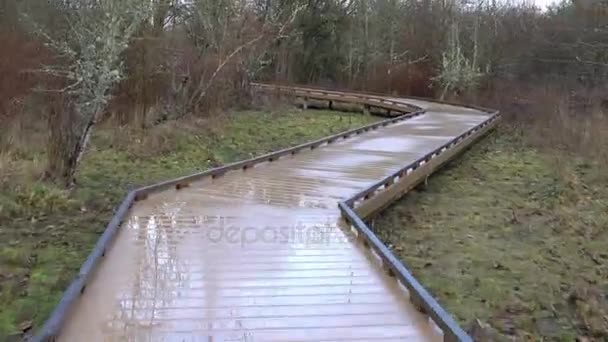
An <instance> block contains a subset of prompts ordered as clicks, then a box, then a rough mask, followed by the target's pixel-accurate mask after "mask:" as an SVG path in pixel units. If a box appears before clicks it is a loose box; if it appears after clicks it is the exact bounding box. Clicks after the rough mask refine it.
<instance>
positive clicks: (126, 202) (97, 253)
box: [31, 110, 424, 342]
mask: <svg viewBox="0 0 608 342" xmlns="http://www.w3.org/2000/svg"><path fill="white" fill-rule="evenodd" d="M421 114H424V111H422V110H419V111H414V112H409V113H406V114H403V115H400V116H397V117H394V118H390V119H386V120H382V121H379V122H376V123H372V124H369V125H366V126H362V127H359V128H355V129H351V130H348V131H345V132H341V133H337V134H334V135H330V136H327V137H324V138H321V139H318V140H315V141H312V142H308V143H304V144H301V145H298V146H294V147H291V148H287V149H283V150H280V151H277V152H272V153H268V154H264V155H262V156H259V157H255V158H252V159H248V160H244V161H240V162H236V163H232V164H229V165H226V166H223V167H218V168H214V169H210V170H207V171H203V172H199V173H195V174H192V175H189V176H185V177H180V178H175V179H172V180H168V181H165V182H161V183H156V184H153V185H149V186H145V187H141V188H138V189H135V190H132V191H130V192H129V193H128V194H127V195H126V196H125V198H124V199H123V201H122V202H121V204H120V206H119V207H118V209H117V210H116V212H115V214H114V216H113V217H112V219H111V220H110V222H109V223H108V225H107V226H106V228H105V230H104V232H103V233H102V235H101V237H100V238H99V240H97V243H96V244H95V247H94V248H93V250H92V252H91V253H90V254H89V256H88V257H87V259H86V260H85V262H84V263H83V265H82V267H81V268H80V271H79V272H78V274H77V276H76V277H75V279H74V280H73V281H72V282H71V283H70V285H69V286H68V288H67V290H66V291H65V292H64V293H63V296H62V297H61V299H60V300H59V303H58V304H57V306H56V307H55V309H54V310H53V312H52V313H51V315H50V317H49V318H48V319H47V320H46V322H45V323H44V325H43V326H42V328H41V329H40V331H39V332H38V334H37V335H36V336H34V337H33V338H32V339H31V341H34V342H47V341H53V340H54V339H55V338H56V337H57V335H58V334H59V331H60V329H61V326H62V325H63V323H64V322H65V319H66V318H67V316H68V314H69V311H70V309H71V308H72V305H73V304H74V303H75V302H76V300H78V298H79V297H80V296H81V295H82V294H83V293H84V292H85V290H86V286H87V284H88V282H89V280H90V279H91V277H92V275H93V272H94V270H95V269H96V267H97V266H98V265H99V263H100V262H101V261H102V260H103V258H104V257H105V253H106V251H107V249H108V248H109V247H110V245H111V243H112V241H113V240H114V237H115V236H116V235H117V233H118V232H119V231H120V228H121V224H122V222H123V221H124V220H125V218H126V216H127V214H128V212H129V210H130V209H131V207H132V206H133V204H134V203H135V202H137V201H140V200H143V199H145V198H146V197H147V196H148V195H149V194H151V193H154V192H158V191H162V190H166V189H168V188H171V187H175V189H176V190H179V189H182V188H185V187H187V186H188V185H189V184H190V183H191V182H193V181H197V180H201V179H204V178H208V177H211V178H217V177H221V176H223V175H224V174H226V173H227V172H229V171H236V170H243V171H244V170H247V169H248V168H251V167H254V166H255V165H257V164H260V163H265V162H274V161H276V160H278V159H279V158H281V157H283V156H286V155H293V154H296V153H298V152H300V151H303V150H306V149H315V148H318V147H320V146H321V145H323V144H331V143H333V142H335V141H337V140H339V139H346V138H348V137H351V136H353V135H358V134H361V133H364V132H367V131H370V130H375V129H378V128H380V127H384V126H388V125H390V124H394V123H397V122H400V121H403V120H407V119H410V118H413V117H416V116H419V115H421Z"/></svg>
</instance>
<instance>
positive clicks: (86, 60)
mask: <svg viewBox="0 0 608 342" xmlns="http://www.w3.org/2000/svg"><path fill="white" fill-rule="evenodd" d="M150 12H151V9H150V2H149V1H146V0H101V1H86V0H80V1H72V2H69V3H67V5H66V6H65V8H64V13H65V19H66V22H67V23H68V25H67V27H68V29H67V30H66V31H64V32H62V33H63V34H62V35H57V34H55V33H52V32H50V30H48V29H47V28H44V27H38V26H36V27H37V28H36V33H37V34H39V35H41V36H42V37H43V38H44V39H45V40H46V42H47V45H48V47H50V48H51V49H52V50H54V51H55V52H56V53H57V55H58V57H59V59H60V60H61V61H62V63H58V64H57V65H52V66H46V67H44V68H42V69H41V70H39V71H40V72H42V73H44V74H46V75H49V76H52V77H55V78H58V79H60V80H61V84H62V87H61V88H53V89H38V90H39V91H42V92H45V93H52V94H57V95H58V96H59V97H61V98H62V99H63V100H62V101H61V106H60V107H58V108H56V111H58V112H57V113H55V115H51V120H57V121H63V124H51V125H50V127H51V129H57V130H60V131H58V132H51V141H50V144H49V145H50V146H49V148H50V150H51V151H53V152H54V153H49V156H48V157H49V169H48V171H49V175H50V176H52V177H53V178H55V179H58V180H61V181H62V182H64V183H65V185H66V186H67V187H73V186H74V185H75V175H76V171H77V169H78V166H79V164H80V161H81V160H82V157H83V155H84V153H85V151H86V149H87V146H88V143H89V140H90V138H91V133H92V132H93V129H94V127H95V125H96V124H97V122H98V120H99V118H100V116H101V115H102V113H103V111H104V109H105V108H106V106H107V104H108V102H109V101H110V99H111V97H112V93H111V91H112V89H113V87H114V86H115V85H116V84H117V83H118V82H119V81H120V80H121V78H122V77H123V63H122V60H121V54H122V53H123V51H125V49H127V47H128V46H129V41H130V39H131V37H132V36H133V34H134V33H135V32H136V30H137V28H138V27H139V25H140V24H141V23H142V22H143V21H145V20H148V19H149V18H150ZM65 121H67V122H65Z"/></svg>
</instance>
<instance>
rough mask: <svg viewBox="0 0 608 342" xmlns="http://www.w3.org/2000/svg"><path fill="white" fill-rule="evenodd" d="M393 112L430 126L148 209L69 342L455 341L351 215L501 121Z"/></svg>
mask: <svg viewBox="0 0 608 342" xmlns="http://www.w3.org/2000/svg"><path fill="white" fill-rule="evenodd" d="M390 100H391V101H396V102H401V103H404V104H408V105H412V106H416V107H419V108H423V109H424V110H426V113H424V114H421V115H419V116H416V117H412V118H409V119H406V120H402V121H398V122H395V123H391V124H389V125H386V126H384V127H380V128H378V129H375V130H370V131H368V132H365V133H362V134H356V135H352V136H349V137H347V138H344V139H340V140H337V141H335V142H332V143H331V144H325V145H323V146H319V147H317V148H315V149H307V150H305V151H304V150H302V151H299V152H298V153H296V154H293V155H291V154H290V155H287V156H283V157H281V158H279V159H277V160H274V161H272V162H264V163H260V164H257V165H255V166H252V167H249V168H247V169H245V170H235V171H230V172H227V173H225V174H224V175H223V176H221V177H217V178H212V177H207V178H203V179H201V180H199V181H194V182H190V183H189V184H188V186H187V187H185V188H182V189H180V190H179V191H177V190H175V189H169V190H165V191H162V192H157V193H153V194H150V195H149V196H147V198H146V199H143V200H140V201H138V202H135V203H134V204H133V206H132V208H131V209H130V211H129V212H128V214H127V216H126V218H125V219H124V220H123V223H122V226H121V228H120V230H119V231H118V233H117V235H116V237H115V238H114V239H113V243H112V244H111V246H110V247H109V248H108V249H107V250H106V251H105V253H104V255H105V257H104V259H103V260H102V262H101V263H100V264H99V266H98V267H96V271H95V272H94V274H93V275H91V277H90V278H89V279H88V281H87V285H86V291H84V293H83V294H82V296H80V297H79V299H78V300H76V301H74V303H73V304H72V305H71V307H70V309H69V311H68V312H67V313H66V314H65V315H66V316H65V319H64V320H63V323H62V326H61V329H60V331H59V335H58V340H60V341H376V340H378V341H403V340H408V341H409V340H411V341H431V340H442V331H441V330H439V329H438V328H437V327H436V326H435V325H434V324H433V323H432V322H431V321H430V320H429V319H428V318H427V316H426V315H423V314H421V313H420V312H418V311H417V310H416V309H415V308H414V306H413V305H412V304H411V303H410V301H409V300H408V294H407V291H406V290H405V289H404V287H403V286H402V285H400V284H399V282H398V281H395V278H393V277H390V276H389V275H388V274H387V273H386V272H385V271H384V270H383V269H382V267H381V264H380V263H378V261H377V260H376V259H377V258H376V257H375V256H374V255H373V253H372V252H370V250H369V249H367V248H365V247H364V246H363V244H362V243H360V242H358V241H357V239H356V238H355V237H354V233H353V232H352V231H351V228H350V225H348V224H346V223H345V221H344V220H343V219H342V218H341V213H340V210H339V208H338V206H337V203H338V202H339V201H341V200H345V199H347V198H350V197H351V196H353V195H354V194H356V193H357V192H360V191H361V190H363V189H365V188H367V187H369V186H370V185H372V184H374V183H375V182H377V181H378V180H380V179H382V178H384V177H386V176H388V175H390V174H391V173H393V172H395V171H396V170H399V169H400V168H401V167H403V166H404V165H407V164H409V163H411V162H413V161H415V160H417V159H419V158H420V156H423V155H425V154H427V153H429V152H431V151H433V150H435V149H437V148H438V147H440V146H442V145H444V144H446V143H447V142H449V141H451V140H453V139H454V138H455V137H457V136H459V135H461V134H462V133H463V132H467V131H468V130H470V129H471V128H473V127H475V126H477V125H479V124H481V123H483V122H484V121H486V120H488V118H489V117H490V114H488V113H486V112H482V111H479V110H474V109H468V108H463V107H457V106H453V105H445V104H437V103H433V102H426V101H422V100H411V99H394V98H393V99H390ZM404 178H407V176H406V177H404Z"/></svg>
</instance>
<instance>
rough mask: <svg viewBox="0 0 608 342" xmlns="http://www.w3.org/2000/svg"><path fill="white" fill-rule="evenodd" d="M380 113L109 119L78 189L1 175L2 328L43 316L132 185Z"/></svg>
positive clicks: (0, 332)
mask: <svg viewBox="0 0 608 342" xmlns="http://www.w3.org/2000/svg"><path fill="white" fill-rule="evenodd" d="M375 120H376V118H374V117H371V116H365V115H360V114H356V113H339V112H332V111H312V110H311V111H299V110H288V111H281V112H274V113H268V112H253V111H247V112H235V113H232V114H230V115H228V116H227V118H225V119H224V120H222V121H221V122H206V123H198V122H178V123H167V124H166V125H163V126H159V127H155V128H152V129H150V130H147V131H145V132H137V131H130V130H128V129H121V128H116V127H107V128H102V129H101V130H99V131H98V132H97V133H96V136H95V137H94V139H93V143H92V146H91V148H90V151H89V152H88V153H87V155H86V157H85V159H84V160H83V164H82V166H81V169H80V171H79V175H78V188H77V190H76V191H75V192H73V193H67V192H65V191H63V190H61V189H57V188H55V187H53V186H52V185H49V184H45V183H41V182H27V181H25V180H19V181H14V182H12V183H11V184H8V185H7V184H4V185H1V184H0V188H1V189H2V191H1V192H0V208H1V209H0V236H1V237H2V238H1V239H0V251H1V252H0V290H1V293H0V337H4V336H6V335H9V334H14V333H18V330H19V329H18V327H19V326H20V325H21V324H23V323H24V322H29V321H31V320H33V322H34V325H35V326H39V325H40V324H41V323H42V322H43V321H44V319H45V318H46V317H47V316H48V314H49V313H50V311H51V310H52V308H53V307H54V305H55V304H56V303H57V301H58V300H59V298H60V297H61V294H62V292H63V290H64V289H65V288H66V287H67V285H68V284H69V282H70V281H71V279H72V278H73V276H74V275H75V274H76V273H77V272H78V269H79V267H80V264H81V263H82V262H83V261H84V259H85V258H86V256H87V255H88V253H89V252H90V250H91V248H92V246H93V245H94V243H95V241H96V240H97V238H98V237H99V235H100V234H101V233H102V231H103V229H104V227H105V224H106V223H107V222H108V221H109V219H110V217H111V215H112V210H113V208H114V207H115V206H117V205H118V204H119V202H120V200H121V198H122V197H123V196H124V195H125V193H126V192H127V190H129V189H131V188H134V187H137V186H141V185H146V184H151V183H154V182H158V181H162V180H165V179H169V178H175V177H179V176H182V175H187V174H191V173H194V172H197V171H200V170H204V169H208V168H210V167H213V166H218V165H221V164H225V163H229V162H234V161H237V160H241V159H245V158H250V157H253V156H255V155H259V154H263V153H266V152H270V151H273V150H277V149H281V148H286V147H289V146H293V145H297V144H301V143H304V142H306V141H310V140H313V139H318V138H321V137H323V136H327V135H329V134H331V133H336V132H339V131H344V130H346V129H350V128H354V127H360V126H363V125H366V124H369V123H371V122H373V121H375ZM24 163H25V161H24ZM0 340H3V338H0Z"/></svg>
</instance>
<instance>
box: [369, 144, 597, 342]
mask: <svg viewBox="0 0 608 342" xmlns="http://www.w3.org/2000/svg"><path fill="white" fill-rule="evenodd" d="M601 172H602V170H601V168H600V167H599V165H596V166H592V165H591V164H590V163H589V162H588V161H581V160H576V159H575V158H569V157H565V156H563V155H561V154H560V152H557V151H553V152H549V151H545V152H539V151H536V150H534V149H532V148H530V147H528V146H527V145H526V144H525V143H523V142H522V141H518V140H516V139H514V138H513V137H511V136H510V135H509V134H507V133H506V132H499V133H498V134H495V135H493V136H490V137H489V138H487V139H486V140H484V141H483V142H481V143H480V144H479V145H477V146H475V147H473V148H472V149H471V150H470V151H469V152H467V153H466V154H465V155H463V156H462V157H461V158H459V159H458V160H456V161H454V162H453V163H452V164H450V165H449V166H448V167H447V168H446V169H444V170H442V171H440V172H439V173H438V174H437V175H435V176H434V177H433V178H432V179H431V180H430V181H429V183H428V186H427V187H426V188H424V189H418V190H417V191H414V192H412V193H411V194H409V195H408V196H406V197H405V198H403V199H401V200H400V201H398V202H396V203H395V204H393V205H392V206H391V207H390V208H389V209H387V210H386V211H385V212H383V213H381V214H380V215H379V216H378V217H377V218H376V219H375V221H374V229H375V230H376V232H377V233H378V235H379V236H380V237H381V238H382V239H383V240H384V241H386V242H387V243H388V244H391V245H392V246H393V249H394V251H395V253H396V254H397V255H398V256H399V257H400V258H401V259H402V260H403V261H404V263H405V264H406V265H407V266H408V267H410V268H411V269H412V271H413V272H414V274H415V275H416V276H417V277H418V278H419V280H420V281H421V282H422V284H423V285H425V286H426V287H427V288H428V289H429V290H430V291H431V292H432V293H433V294H434V295H435V296H436V297H437V298H438V300H439V301H440V302H441V303H442V304H443V305H444V306H445V308H446V309H447V310H448V311H449V312H451V313H453V314H454V315H455V317H456V318H457V319H458V320H459V321H460V322H461V323H462V324H463V325H464V326H470V325H471V324H472V323H473V322H474V320H475V319H480V320H482V321H485V322H488V323H490V325H491V326H493V327H494V328H495V329H497V330H498V332H499V333H501V334H502V335H503V336H505V337H513V336H516V339H517V340H522V339H531V340H540V339H542V338H544V339H548V340H563V341H572V340H573V339H574V337H576V336H588V337H590V338H595V339H599V340H601V339H606V338H608V334H607V333H606V332H607V331H608V321H606V317H608V298H606V297H605V293H608V268H607V265H608V253H607V252H606V241H608V210H607V209H608V202H606V200H605V199H606V198H608V187H607V186H606V183H605V182H604V183H601V182H598V181H597V180H598V179H600V178H598V174H600V173H601ZM580 292H583V293H586V294H587V295H584V296H583V295H580V296H578V297H576V300H574V302H573V296H576V293H580ZM602 294H603V295H602ZM579 297H580V298H579Z"/></svg>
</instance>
